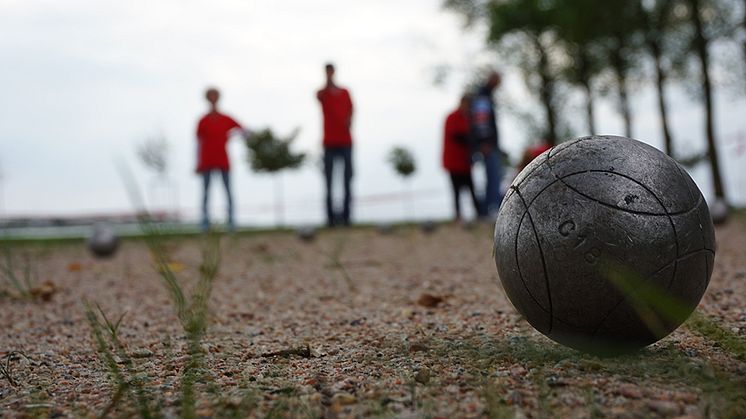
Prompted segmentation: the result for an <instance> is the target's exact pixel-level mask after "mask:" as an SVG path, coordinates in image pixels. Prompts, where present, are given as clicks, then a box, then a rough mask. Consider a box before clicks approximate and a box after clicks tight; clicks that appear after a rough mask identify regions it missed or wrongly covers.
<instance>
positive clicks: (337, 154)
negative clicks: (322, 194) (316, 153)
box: [324, 147, 352, 226]
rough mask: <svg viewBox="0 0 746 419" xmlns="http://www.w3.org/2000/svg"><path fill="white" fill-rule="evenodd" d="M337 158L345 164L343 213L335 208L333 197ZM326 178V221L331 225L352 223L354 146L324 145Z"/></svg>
mask: <svg viewBox="0 0 746 419" xmlns="http://www.w3.org/2000/svg"><path fill="white" fill-rule="evenodd" d="M337 160H342V165H343V166H344V201H343V202H344V203H343V205H342V213H341V214H338V213H337V212H336V211H335V210H334V202H333V199H332V179H333V177H334V166H335V164H336V163H335V162H336V161H337ZM324 180H325V181H326V223H327V225H329V226H333V225H336V224H338V223H340V222H341V223H342V224H343V225H349V224H350V202H351V201H352V191H351V188H350V183H351V181H352V147H324Z"/></svg>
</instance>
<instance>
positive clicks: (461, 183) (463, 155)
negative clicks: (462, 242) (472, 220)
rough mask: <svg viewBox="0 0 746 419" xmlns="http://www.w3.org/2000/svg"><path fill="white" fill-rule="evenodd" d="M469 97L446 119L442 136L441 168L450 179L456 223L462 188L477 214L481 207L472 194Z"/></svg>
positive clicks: (459, 219) (459, 214)
mask: <svg viewBox="0 0 746 419" xmlns="http://www.w3.org/2000/svg"><path fill="white" fill-rule="evenodd" d="M470 104H471V97H470V96H469V95H464V96H462V97H461V102H460V103H459V107H458V109H456V110H454V111H453V112H451V113H450V114H449V115H448V117H447V118H446V123H445V130H444V135H443V167H444V168H445V169H446V171H447V172H448V174H449V176H450V178H451V186H452V188H453V205H454V209H455V211H456V221H462V218H461V204H460V202H459V196H460V194H461V190H462V189H463V188H468V189H469V193H470V194H471V199H472V202H473V203H474V210H475V211H476V212H477V214H479V209H480V208H481V205H480V204H479V200H478V199H477V195H476V194H475V193H474V182H473V181H472V178H471V151H470V148H469V132H470V128H469V107H470Z"/></svg>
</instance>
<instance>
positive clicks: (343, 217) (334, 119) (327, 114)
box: [316, 63, 353, 227]
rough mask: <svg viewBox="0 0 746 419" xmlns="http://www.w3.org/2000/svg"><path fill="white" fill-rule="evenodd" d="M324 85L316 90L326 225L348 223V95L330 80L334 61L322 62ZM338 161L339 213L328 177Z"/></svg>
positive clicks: (350, 176) (350, 108)
mask: <svg viewBox="0 0 746 419" xmlns="http://www.w3.org/2000/svg"><path fill="white" fill-rule="evenodd" d="M325 70H326V85H325V86H324V87H323V88H322V89H321V90H319V91H318V92H317V93H316V97H317V98H318V100H319V102H320V103H321V111H322V114H323V119H324V138H323V146H324V178H325V182H326V220H327V221H326V223H327V225H328V226H329V227H332V226H335V225H339V224H341V225H345V226H346V225H350V204H351V201H352V191H351V190H350V183H351V181H352V134H351V133H350V128H351V127H352V112H353V108H352V99H351V98H350V92H349V91H348V90H347V89H345V88H343V87H340V86H337V84H336V83H335V82H334V64H331V63H328V64H326V66H325ZM338 161H341V162H342V167H343V173H344V200H343V204H342V213H341V214H339V213H338V212H337V211H335V209H334V200H333V195H332V183H333V182H332V180H333V177H334V166H335V165H336V162H338Z"/></svg>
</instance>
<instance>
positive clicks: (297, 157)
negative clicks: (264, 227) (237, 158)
mask: <svg viewBox="0 0 746 419" xmlns="http://www.w3.org/2000/svg"><path fill="white" fill-rule="evenodd" d="M298 133H299V130H298V129H296V130H294V131H293V132H292V133H291V134H290V135H289V136H287V137H285V138H278V137H276V136H275V134H274V133H273V132H272V130H270V129H269V128H265V129H263V130H261V131H258V132H256V133H253V134H252V135H249V136H247V137H246V146H247V147H248V149H249V156H248V160H249V164H250V166H251V168H252V170H254V171H255V172H257V173H269V174H270V175H274V177H275V190H276V201H275V221H276V223H277V225H283V224H284V218H285V217H284V206H283V202H284V196H283V190H282V179H281V178H280V176H277V175H278V174H279V173H280V172H281V171H282V170H285V169H296V168H298V167H300V166H301V164H303V161H304V160H305V158H306V154H305V153H294V152H292V151H291V150H290V145H291V143H292V142H293V141H294V140H295V138H296V137H297V136H298Z"/></svg>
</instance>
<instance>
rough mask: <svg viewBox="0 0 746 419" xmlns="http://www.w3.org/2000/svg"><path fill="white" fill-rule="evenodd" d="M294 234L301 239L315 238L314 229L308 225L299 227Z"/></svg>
mask: <svg viewBox="0 0 746 419" xmlns="http://www.w3.org/2000/svg"><path fill="white" fill-rule="evenodd" d="M296 234H297V235H298V238H299V239H301V240H302V241H304V242H312V241H313V240H314V239H315V238H316V229H315V228H313V227H310V226H304V227H299V228H298V230H296Z"/></svg>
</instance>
